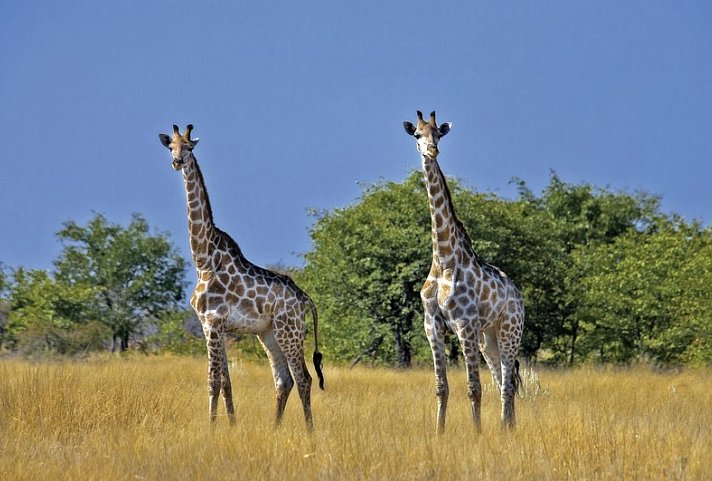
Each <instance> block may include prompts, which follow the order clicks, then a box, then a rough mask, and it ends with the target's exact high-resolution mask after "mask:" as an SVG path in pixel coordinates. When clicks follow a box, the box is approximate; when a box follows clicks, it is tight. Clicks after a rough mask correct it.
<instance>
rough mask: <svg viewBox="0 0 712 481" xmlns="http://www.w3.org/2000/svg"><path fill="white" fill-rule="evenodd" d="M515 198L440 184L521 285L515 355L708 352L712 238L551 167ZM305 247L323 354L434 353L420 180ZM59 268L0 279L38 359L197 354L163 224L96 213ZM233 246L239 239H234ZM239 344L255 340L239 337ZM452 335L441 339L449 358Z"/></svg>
mask: <svg viewBox="0 0 712 481" xmlns="http://www.w3.org/2000/svg"><path fill="white" fill-rule="evenodd" d="M513 182H514V183H515V184H516V187H517V196H516V198H515V199H505V198H502V197H500V196H497V195H495V194H490V193H479V192H476V191H474V190H472V189H469V188H466V187H465V186H463V185H462V184H461V183H460V182H457V181H456V180H454V179H450V186H451V190H452V194H453V197H454V203H455V208H456V210H457V213H458V217H459V218H460V220H461V221H462V222H463V223H464V224H465V226H466V227H467V229H468V232H469V233H470V236H471V237H472V242H473V247H474V249H475V251H476V252H477V253H478V254H479V255H480V256H481V257H482V258H484V259H486V260H487V261H488V262H490V263H492V264H495V265H497V266H498V267H500V268H501V269H502V270H503V271H504V272H506V273H507V274H508V276H509V277H510V278H512V279H513V280H514V282H515V283H516V284H517V286H518V287H519V288H520V290H521V291H522V293H523V295H524V299H525V308H526V313H527V320H526V324H525V331H524V338H523V341H522V346H521V351H520V355H521V356H523V357H525V358H527V359H530V360H537V361H539V362H547V363H551V364H569V365H570V364H577V363H584V362H595V363H609V362H611V363H630V362H632V361H636V360H644V361H647V362H652V363H655V364H661V365H673V364H674V365H681V364H688V365H693V364H708V363H710V361H712V343H710V339H712V296H711V295H710V294H712V287H710V286H712V231H711V230H710V229H709V228H705V227H703V226H702V225H700V224H699V223H697V222H689V221H687V220H685V219H683V218H682V217H680V216H678V215H675V214H665V213H663V212H661V209H660V199H659V198H658V197H656V196H652V195H650V194H647V193H644V192H636V193H628V192H616V191H612V190H610V189H608V188H599V187H595V186H592V185H590V184H587V183H581V184H569V183H566V182H564V181H562V180H561V179H560V178H559V177H558V176H557V175H556V174H555V173H552V174H551V176H550V180H549V183H548V185H547V186H546V187H545V188H544V189H543V191H542V192H541V194H538V195H537V194H535V193H534V192H533V191H532V190H531V189H530V188H529V187H528V186H527V184H526V183H525V182H524V181H523V180H514V181H513ZM312 215H313V217H314V222H313V225H312V228H311V230H310V235H311V238H312V243H313V246H312V249H311V250H310V251H309V252H307V253H306V254H305V256H304V258H305V263H304V267H303V269H299V270H292V271H291V274H292V275H293V276H294V277H295V278H296V280H297V282H298V283H299V284H300V285H301V286H302V287H303V288H304V289H305V290H306V291H307V292H309V294H310V296H312V298H313V299H314V300H315V301H316V303H317V306H318V308H319V317H320V320H321V323H320V329H321V330H322V332H323V333H322V334H321V336H322V338H323V339H324V346H323V351H324V353H325V355H326V356H328V357H329V358H331V359H332V360H340V361H343V362H351V363H355V362H359V361H365V362H370V363H380V364H387V365H397V366H400V367H408V366H410V365H412V364H413V363H416V362H423V363H425V362H427V363H429V362H430V350H429V348H428V346H427V341H426V340H425V336H424V334H423V328H422V306H421V304H420V294H419V291H420V287H421V285H422V283H423V281H424V279H425V277H426V275H427V272H428V270H429V267H430V260H431V252H430V218H429V213H428V209H427V196H426V193H425V187H424V183H423V181H422V174H421V173H420V172H417V171H414V172H412V173H411V174H410V175H409V176H408V177H407V178H406V179H405V180H404V181H403V182H383V183H379V184H375V185H371V186H368V187H366V188H365V189H364V191H363V193H362V195H361V197H360V198H359V199H358V200H357V201H356V202H354V203H353V204H352V205H350V206H348V207H344V208H337V209H333V210H327V211H314V212H312ZM57 237H58V240H59V241H60V242H61V244H62V252H61V254H60V256H59V258H58V259H57V260H56V261H55V262H54V269H52V270H51V271H47V270H26V269H23V268H22V267H20V268H15V269H9V268H6V269H5V270H4V271H2V274H0V316H2V317H4V322H2V321H0V325H2V327H0V329H2V331H0V341H1V342H2V343H3V346H4V349H6V350H13V351H20V352H24V353H33V352H37V351H52V352H60V353H76V352H86V351H89V350H95V349H112V350H125V349H126V348H128V347H129V343H130V341H133V342H134V344H138V345H140V346H143V347H144V348H150V349H154V350H170V351H177V352H186V351H194V350H196V349H199V346H200V345H201V344H202V343H201V341H200V340H199V339H198V338H196V336H195V335H194V334H191V333H190V332H189V330H188V329H187V328H186V323H187V322H188V321H189V320H190V319H191V317H192V315H191V313H190V312H189V310H188V309H186V307H185V306H186V300H185V288H186V286H187V283H186V280H185V279H186V261H185V260H184V259H183V258H182V257H181V256H180V255H179V253H178V251H177V249H176V248H175V247H174V246H173V244H172V243H171V241H170V238H169V237H168V235H167V234H165V233H160V232H152V231H151V229H150V228H149V226H148V223H147V222H146V220H145V219H144V218H143V217H141V216H140V215H134V217H133V219H132V221H131V223H130V224H129V225H128V226H127V227H123V226H120V225H116V224H112V223H110V222H109V221H108V220H107V219H105V218H104V217H103V216H101V215H98V214H97V215H96V216H95V217H94V219H92V220H91V221H90V222H89V223H88V224H87V225H85V226H80V225H77V224H76V223H74V222H71V221H70V222H67V223H65V224H64V226H63V228H62V229H61V230H60V231H59V232H58V233H57ZM237 241H238V242H239V239H237ZM236 342H238V345H240V346H242V347H243V348H244V349H248V350H250V349H254V342H253V341H251V340H249V341H247V340H246V341H240V340H239V339H238V340H237V341H236ZM457 346H458V344H457V342H456V339H455V338H454V336H453V338H452V339H451V341H450V344H449V356H450V359H451V361H452V362H457V359H458V348H457Z"/></svg>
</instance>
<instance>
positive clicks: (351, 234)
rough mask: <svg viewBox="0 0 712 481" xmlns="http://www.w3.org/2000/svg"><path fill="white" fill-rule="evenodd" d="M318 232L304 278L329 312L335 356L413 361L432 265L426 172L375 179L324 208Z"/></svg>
mask: <svg viewBox="0 0 712 481" xmlns="http://www.w3.org/2000/svg"><path fill="white" fill-rule="evenodd" d="M311 236H312V240H313V242H314V249H313V250H312V251H311V252H309V253H308V254H307V255H306V261H307V263H306V267H305V269H304V272H303V273H302V275H301V282H303V283H304V286H305V287H306V288H307V290H308V291H309V292H311V293H313V297H314V298H315V300H316V302H317V304H318V305H319V309H320V313H322V314H321V315H320V317H321V318H322V319H328V321H327V322H324V323H322V324H323V328H322V329H323V332H324V334H323V336H324V338H325V339H329V341H330V342H329V343H328V345H327V346H326V347H325V349H327V350H331V352H330V353H329V354H330V355H331V356H334V357H336V358H341V359H347V358H352V359H353V358H354V357H357V356H361V355H368V356H370V357H373V358H375V359H379V360H382V361H386V362H395V363H396V364H397V365H398V366H401V367H407V366H409V365H410V363H411V361H412V358H413V355H414V344H416V345H418V344H421V345H422V343H423V341H422V339H420V338H421V337H422V336H418V337H416V336H415V332H414V329H413V327H414V324H415V320H416V318H417V317H419V315H420V313H421V312H422V308H421V306H420V286H421V284H422V282H423V279H425V276H426V275H427V272H428V269H429V267H430V251H429V249H430V219H429V216H428V211H427V198H426V197H425V192H424V190H423V186H422V182H421V180H420V176H416V175H411V176H410V177H409V178H408V179H407V180H406V181H405V182H404V183H402V184H397V183H394V182H388V183H385V184H381V185H375V186H372V187H369V188H367V189H366V190H365V192H364V194H363V196H362V198H361V200H360V201H359V202H358V203H356V204H355V205H353V206H350V207H347V208H344V209H336V210H334V211H331V212H323V213H320V214H317V221H316V223H315V225H314V227H313V228H312V231H311ZM418 332H419V331H418ZM415 350H417V348H416V349H415Z"/></svg>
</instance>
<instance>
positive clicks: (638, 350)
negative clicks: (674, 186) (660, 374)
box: [575, 223, 712, 364]
mask: <svg viewBox="0 0 712 481" xmlns="http://www.w3.org/2000/svg"><path fill="white" fill-rule="evenodd" d="M711 251H712V237H711V236H710V235H709V232H706V231H704V230H702V229H700V228H699V226H698V225H695V224H692V225H688V224H684V223H678V224H677V225H669V226H667V227H665V228H662V229H660V230H658V231H656V232H653V233H649V234H645V233H639V232H629V233H628V234H625V235H623V236H620V237H618V238H617V239H616V240H615V242H613V243H611V244H602V245H598V246H595V247H593V248H589V249H582V250H580V251H578V252H576V253H575V258H576V265H577V266H578V267H579V268H580V269H581V270H582V271H583V272H584V275H583V278H582V283H581V287H582V289H580V291H579V292H580V294H581V306H580V309H579V311H578V313H577V316H578V318H579V320H580V325H581V327H582V331H583V333H582V337H581V343H580V348H581V349H580V354H581V355H582V356H584V357H593V358H595V359H598V360H599V361H601V362H609V361H613V362H625V363H627V362H630V361H632V360H634V359H638V358H641V357H642V358H644V359H650V360H652V361H654V362H658V363H662V364H671V363H673V364H679V363H683V362H690V361H702V362H704V361H710V360H712V358H711V357H710V347H709V345H708V343H709V341H708V339H710V337H709V334H710V333H711V332H710V326H711V325H712V323H710V318H711V315H710V312H709V309H710V307H712V305H711V304H712V303H711V302H710V300H709V298H710V296H709V293H710V292H709V286H710V284H709V283H708V282H709V280H710V274H709V272H710V271H711V270H712V269H711V268H712V259H711V258H710V257H709V254H710V252H711Z"/></svg>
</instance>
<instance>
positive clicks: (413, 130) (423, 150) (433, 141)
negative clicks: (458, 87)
mask: <svg viewBox="0 0 712 481" xmlns="http://www.w3.org/2000/svg"><path fill="white" fill-rule="evenodd" d="M403 128H405V131H406V133H407V134H408V135H412V136H413V137H415V140H416V141H417V144H416V145H417V147H418V152H420V154H421V155H423V156H425V157H430V158H431V159H435V158H437V156H438V153H439V151H438V142H439V141H440V138H441V137H445V136H446V135H447V133H448V132H450V128H452V122H445V123H443V124H441V125H440V126H439V127H438V124H437V123H436V122H435V112H430V120H429V121H427V122H426V121H424V120H423V113H422V112H421V111H418V125H417V126H415V125H413V124H412V123H410V122H408V121H407V120H406V121H405V122H403Z"/></svg>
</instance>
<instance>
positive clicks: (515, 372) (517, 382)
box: [512, 359, 522, 394]
mask: <svg viewBox="0 0 712 481" xmlns="http://www.w3.org/2000/svg"><path fill="white" fill-rule="evenodd" d="M512 385H513V386H514V392H515V393H517V394H518V393H519V388H521V387H522V376H521V375H520V374H519V359H515V360H514V369H512Z"/></svg>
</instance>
